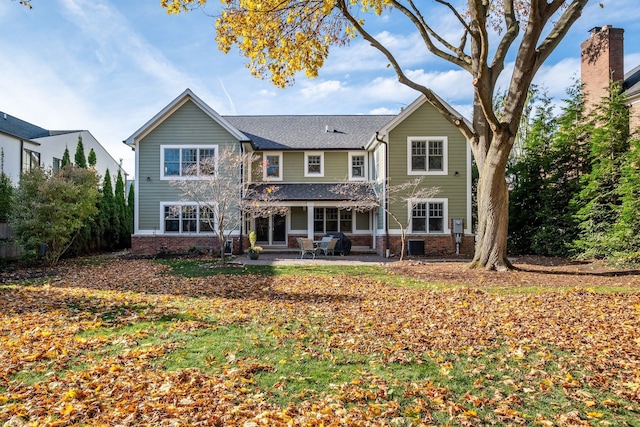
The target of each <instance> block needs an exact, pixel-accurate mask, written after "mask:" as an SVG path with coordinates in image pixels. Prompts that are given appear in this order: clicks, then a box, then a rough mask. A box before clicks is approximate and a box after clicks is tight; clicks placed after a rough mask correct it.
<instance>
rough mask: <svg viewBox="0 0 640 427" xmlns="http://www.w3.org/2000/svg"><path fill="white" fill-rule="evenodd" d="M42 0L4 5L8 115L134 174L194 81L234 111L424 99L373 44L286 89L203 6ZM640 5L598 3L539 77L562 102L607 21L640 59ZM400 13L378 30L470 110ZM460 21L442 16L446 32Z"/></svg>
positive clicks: (458, 84) (1, 98) (0, 105)
mask: <svg viewBox="0 0 640 427" xmlns="http://www.w3.org/2000/svg"><path fill="white" fill-rule="evenodd" d="M210 2H211V4H212V5H214V4H217V3H215V2H213V1H212V0H210ZM599 3H603V4H604V6H605V7H604V8H601V7H599ZM32 4H33V9H32V10H29V9H27V8H25V7H23V6H20V5H19V4H18V3H17V2H16V1H11V0H0V41H1V42H2V46H1V47H0V111H2V112H6V113H8V114H11V115H13V116H16V117H19V118H21V119H23V120H26V121H28V122H30V123H33V124H36V125H38V126H41V127H44V128H47V129H87V130H89V131H90V132H91V133H92V134H93V135H94V136H95V137H96V138H97V139H98V141H100V143H101V144H102V145H103V146H104V147H105V148H106V149H107V150H108V151H109V152H110V153H111V155H112V156H113V157H114V158H115V159H116V160H118V159H123V162H124V167H125V169H126V170H127V172H129V173H130V174H133V173H134V162H133V159H134V155H133V153H132V152H131V150H130V149H128V148H127V147H126V146H124V144H122V141H123V140H124V139H126V138H127V137H129V136H130V135H131V134H133V133H134V132H135V131H136V130H137V129H138V128H139V127H140V126H141V125H143V124H144V123H145V122H146V121H147V120H149V119H150V118H151V117H152V116H153V115H155V114H156V113H157V112H158V111H159V110H160V109H162V108H163V107H164V106H165V105H166V104H168V103H169V102H170V101H171V100H173V99H174V98H175V97H176V96H178V95H179V94H180V93H182V91H184V89H186V88H190V89H192V90H193V91H194V92H195V93H196V94H197V95H198V96H199V97H200V98H202V99H203V100H204V101H205V102H206V103H208V104H209V105H210V106H211V107H212V108H213V109H215V110H216V111H217V112H219V113H220V114H223V115H224V114H377V113H381V114H388V113H397V112H398V111H399V110H400V108H402V107H404V106H406V105H408V104H409V103H411V101H413V100H414V99H415V98H416V97H417V96H418V94H417V93H416V92H414V91H412V90H411V89H409V88H406V87H404V86H402V85H400V84H399V83H398V82H397V78H396V76H395V74H394V73H393V72H392V70H391V69H389V68H387V66H386V65H387V62H386V61H385V59H384V58H383V57H382V55H381V54H380V53H379V52H377V51H376V50H374V49H373V48H372V47H370V46H369V45H368V44H367V43H365V42H363V41H362V40H361V39H356V40H354V41H353V42H352V43H351V45H350V46H348V47H345V48H340V49H333V50H332V51H331V54H330V58H329V60H328V61H327V63H326V64H325V67H324V68H323V69H322V70H321V72H320V76H319V77H318V78H316V79H313V80H309V79H306V78H305V77H300V78H298V79H297V81H296V84H295V86H293V87H288V88H286V89H278V88H275V87H274V86H272V85H271V84H270V83H269V82H268V81H261V80H258V79H256V78H254V77H252V76H251V75H250V73H249V71H248V70H247V69H246V68H245V65H244V60H243V58H242V57H241V56H240V54H239V53H238V52H237V51H236V50H232V51H231V52H230V53H229V54H227V55H225V54H223V53H221V52H219V51H218V50H217V45H216V42H215V29H214V19H213V18H211V17H210V16H207V15H205V14H204V13H202V12H201V11H195V12H191V13H188V14H181V15H178V16H169V15H167V14H166V13H165V11H164V10H163V9H162V8H161V7H160V2H159V0H135V1H131V0H32ZM639 10H640V9H638V2H637V0H600V1H591V2H590V5H588V6H587V8H586V9H585V11H584V13H583V16H582V17H581V18H580V19H579V20H578V22H577V23H576V24H575V25H574V26H573V28H572V29H571V31H570V33H569V34H568V35H567V37H565V39H564V40H563V41H562V43H561V44H560V46H559V48H558V49H557V50H556V52H554V54H553V55H552V56H551V58H550V59H549V60H548V61H547V63H546V64H545V66H544V67H543V68H542V69H541V70H540V72H539V73H538V76H537V78H536V82H537V83H538V84H540V85H542V86H543V87H545V88H546V89H547V91H548V93H549V94H550V95H551V96H552V97H553V98H554V99H556V100H558V101H559V100H561V99H562V98H563V97H564V96H565V92H564V91H565V88H566V87H568V86H569V85H570V84H571V79H572V78H573V77H575V76H577V75H578V74H579V69H580V47H579V46H580V43H581V42H582V41H583V40H585V39H586V38H587V37H588V30H589V29H590V28H593V27H595V26H603V25H606V24H611V25H613V26H614V27H619V28H624V29H625V68H626V69H627V70H629V69H631V68H633V67H635V66H637V65H638V64H640V43H639V41H640V19H638V18H640V16H639V15H640V14H639V13H638V11H639ZM213 11H214V9H213V8H210V9H209V12H213ZM397 18H398V17H397V16H394V15H392V16H391V17H389V16H385V17H384V18H383V19H379V20H378V22H377V31H375V33H376V34H377V35H378V36H379V37H380V38H381V39H383V40H385V41H386V42H387V43H388V44H389V45H391V46H396V47H397V48H398V49H399V50H398V52H399V57H400V58H401V59H402V63H403V66H404V67H405V69H406V70H407V73H408V74H409V75H410V76H412V77H414V78H415V79H417V80H419V81H420V82H421V83H423V84H426V85H427V86H430V87H431V88H433V89H434V90H435V91H436V92H437V93H438V94H439V95H440V96H441V97H443V98H444V99H445V100H446V101H447V102H449V103H450V104H452V105H453V106H454V107H456V108H457V109H458V110H459V111H461V112H462V113H465V114H466V113H468V112H469V109H470V107H469V105H470V102H471V86H470V81H471V79H470V77H469V76H468V75H467V73H466V72H464V71H462V70H460V69H456V68H455V67H453V66H451V65H449V64H447V63H444V62H442V61H439V60H437V59H436V58H435V57H433V56H431V55H429V54H427V53H426V52H425V51H424V48H423V47H422V46H421V44H420V43H421V42H420V41H419V40H418V38H417V36H416V35H415V34H414V33H412V32H410V31H407V30H406V29H405V27H403V26H402V24H401V22H400V21H399V20H398V19H397ZM452 24H453V23H452V22H451V21H449V20H447V19H445V18H443V19H441V20H440V21H439V22H438V26H439V27H440V28H439V29H440V30H441V31H443V32H445V33H447V32H448V31H449V29H450V28H454V26H453V25H452ZM506 84H507V81H506V80H505V81H504V82H502V83H501V87H505V86H506ZM70 148H71V147H70Z"/></svg>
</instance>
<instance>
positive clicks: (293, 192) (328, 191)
mask: <svg viewBox="0 0 640 427" xmlns="http://www.w3.org/2000/svg"><path fill="white" fill-rule="evenodd" d="M272 186H273V187H277V188H278V190H277V193H276V194H275V198H276V199H277V200H279V201H283V202H285V201H286V202H291V201H307V200H312V201H338V200H342V201H348V200H352V199H353V197H346V196H342V195H340V194H338V193H336V192H334V191H332V189H333V188H334V187H335V186H336V184H280V183H277V182H275V183H268V184H253V185H251V186H250V189H251V190H255V193H258V194H261V193H263V192H264V189H265V188H268V187H272ZM355 188H357V189H358V190H359V191H363V192H371V194H370V195H374V193H373V188H372V187H371V186H364V185H363V186H360V187H355Z"/></svg>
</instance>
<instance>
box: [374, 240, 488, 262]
mask: <svg viewBox="0 0 640 427" xmlns="http://www.w3.org/2000/svg"><path fill="white" fill-rule="evenodd" d="M409 240H422V241H424V256H425V257H430V256H443V257H449V256H455V254H456V241H455V237H454V236H453V235H450V234H447V235H442V236H432V235H430V236H425V235H410V234H409V235H407V237H406V242H405V252H404V253H405V256H407V250H408V246H409ZM376 248H377V253H378V255H381V256H385V252H386V240H385V237H384V236H377V238H376ZM389 249H390V252H391V254H395V255H396V256H399V254H400V253H401V252H402V239H401V238H400V236H389ZM474 251H475V238H474V236H471V235H465V236H462V242H461V243H460V255H459V256H461V257H465V258H471V257H473V254H474Z"/></svg>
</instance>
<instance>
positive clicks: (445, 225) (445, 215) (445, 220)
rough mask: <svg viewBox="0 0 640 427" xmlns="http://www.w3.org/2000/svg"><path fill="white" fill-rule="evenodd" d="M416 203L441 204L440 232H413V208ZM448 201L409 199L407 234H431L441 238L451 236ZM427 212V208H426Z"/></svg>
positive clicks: (427, 224)
mask: <svg viewBox="0 0 640 427" xmlns="http://www.w3.org/2000/svg"><path fill="white" fill-rule="evenodd" d="M417 203H427V204H429V203H442V231H438V232H434V233H432V232H430V231H413V207H414V206H415V205H416V204H417ZM448 205H449V199H411V200H408V201H407V208H408V210H407V218H409V221H408V222H407V234H432V235H434V236H442V235H443V234H451V230H449V206H448ZM427 211H428V206H427ZM426 226H427V228H428V227H429V218H428V217H427V223H426Z"/></svg>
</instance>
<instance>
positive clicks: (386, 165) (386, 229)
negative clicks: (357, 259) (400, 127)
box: [376, 132, 390, 255]
mask: <svg viewBox="0 0 640 427" xmlns="http://www.w3.org/2000/svg"><path fill="white" fill-rule="evenodd" d="M376 141H378V142H379V143H381V144H384V181H383V182H384V246H385V255H388V254H389V250H390V245H389V195H388V189H387V187H388V185H389V153H388V151H389V145H387V141H385V140H384V139H381V138H380V134H379V133H378V132H376Z"/></svg>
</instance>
